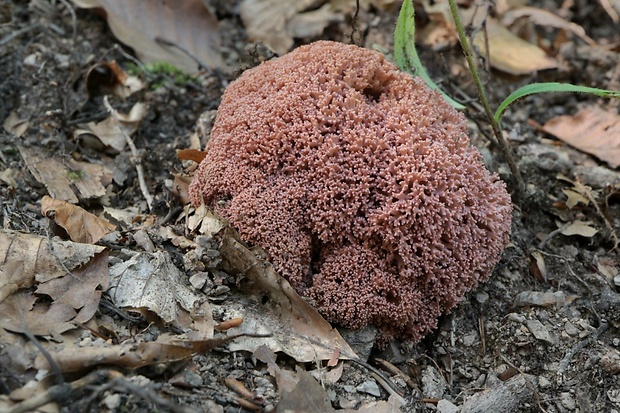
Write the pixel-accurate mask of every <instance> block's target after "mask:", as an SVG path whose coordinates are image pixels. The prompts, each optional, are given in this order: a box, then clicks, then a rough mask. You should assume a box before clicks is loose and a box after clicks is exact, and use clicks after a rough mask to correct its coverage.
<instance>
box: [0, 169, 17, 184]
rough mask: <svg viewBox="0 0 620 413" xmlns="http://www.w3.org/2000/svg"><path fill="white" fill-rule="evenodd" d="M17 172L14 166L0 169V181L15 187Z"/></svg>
mask: <svg viewBox="0 0 620 413" xmlns="http://www.w3.org/2000/svg"><path fill="white" fill-rule="evenodd" d="M17 174H18V170H17V169H15V168H6V169H5V170H3V171H0V181H2V182H4V183H5V184H7V185H8V186H10V187H13V188H17V181H16V180H15V177H16V176H17Z"/></svg>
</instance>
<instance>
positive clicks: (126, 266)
mask: <svg viewBox="0 0 620 413" xmlns="http://www.w3.org/2000/svg"><path fill="white" fill-rule="evenodd" d="M110 278H111V280H110V291H109V294H110V298H111V299H112V301H113V302H114V303H115V304H116V305H117V306H119V307H130V308H136V309H141V308H144V309H148V310H149V311H152V312H154V313H155V314H157V315H158V316H159V317H161V318H162V320H164V321H165V322H166V323H175V324H176V325H178V326H179V327H183V328H191V329H192V330H194V331H198V332H200V333H201V334H202V337H212V336H213V318H212V314H211V308H210V307H209V304H208V302H207V301H206V299H205V297H201V296H198V295H196V293H195V292H194V291H193V290H192V289H191V288H190V287H189V285H188V280H187V277H186V276H185V275H184V274H183V273H182V272H181V271H179V270H178V269H177V267H175V265H174V264H173V263H172V260H171V259H170V256H169V255H168V254H167V253H165V252H162V251H156V252H154V253H146V252H143V253H139V254H136V255H135V256H134V257H133V258H131V259H130V260H128V261H126V262H122V263H119V264H116V265H114V266H112V267H111V268H110Z"/></svg>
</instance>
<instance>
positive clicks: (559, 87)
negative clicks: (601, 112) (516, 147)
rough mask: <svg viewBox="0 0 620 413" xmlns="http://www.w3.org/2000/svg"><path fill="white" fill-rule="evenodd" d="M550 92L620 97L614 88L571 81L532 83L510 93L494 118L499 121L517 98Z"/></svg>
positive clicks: (619, 93)
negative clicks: (594, 86)
mask: <svg viewBox="0 0 620 413" xmlns="http://www.w3.org/2000/svg"><path fill="white" fill-rule="evenodd" d="M549 92H570V93H589V94H591V95H597V96H601V97H604V98H620V92H616V91H612V90H605V89H597V88H593V87H586V86H576V85H571V84H570V83H556V82H549V83H532V84H529V85H525V86H523V87H521V88H519V89H517V90H515V91H514V92H512V93H511V94H510V96H508V97H507V98H506V99H504V101H503V102H502V103H501V105H499V108H498V109H497V111H496V112H495V115H494V116H493V118H494V119H495V120H496V121H497V122H498V123H499V121H500V119H501V118H502V115H503V114H504V111H505V110H506V109H507V108H508V106H510V105H512V104H513V103H514V102H516V101H517V100H519V99H521V98H523V97H525V96H528V95H534V94H536V93H549Z"/></svg>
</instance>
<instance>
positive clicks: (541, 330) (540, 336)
mask: <svg viewBox="0 0 620 413" xmlns="http://www.w3.org/2000/svg"><path fill="white" fill-rule="evenodd" d="M525 325H526V326H527V329H528V330H530V333H532V335H533V336H534V337H536V339H537V340H540V341H545V342H547V343H549V344H553V340H552V339H551V335H550V334H549V330H547V327H545V326H544V325H543V324H542V323H541V322H540V321H538V320H527V321H526V322H525Z"/></svg>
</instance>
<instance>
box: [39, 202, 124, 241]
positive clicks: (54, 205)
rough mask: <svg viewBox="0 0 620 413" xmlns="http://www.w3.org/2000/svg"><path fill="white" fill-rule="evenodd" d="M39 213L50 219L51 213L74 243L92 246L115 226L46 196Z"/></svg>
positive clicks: (78, 208) (77, 207) (80, 209)
mask: <svg viewBox="0 0 620 413" xmlns="http://www.w3.org/2000/svg"><path fill="white" fill-rule="evenodd" d="M41 213H42V214H43V215H45V216H47V217H50V213H53V219H54V221H55V222H56V223H57V224H58V225H60V226H61V227H63V228H64V229H65V231H67V234H69V237H70V238H71V240H72V241H74V242H81V243H84V244H94V243H96V242H97V241H99V240H100V239H101V237H103V236H104V235H106V234H109V233H110V232H112V231H114V230H115V229H116V225H114V224H111V223H109V222H108V221H106V220H104V219H102V218H99V217H97V216H96V215H93V214H91V213H90V212H87V211H85V210H84V209H82V208H80V207H79V206H75V205H73V204H70V203H68V202H65V201H61V200H59V199H54V198H51V197H49V196H47V195H45V196H44V197H43V199H42V200H41Z"/></svg>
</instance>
